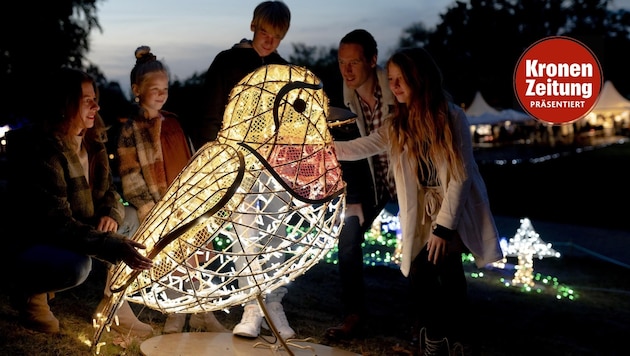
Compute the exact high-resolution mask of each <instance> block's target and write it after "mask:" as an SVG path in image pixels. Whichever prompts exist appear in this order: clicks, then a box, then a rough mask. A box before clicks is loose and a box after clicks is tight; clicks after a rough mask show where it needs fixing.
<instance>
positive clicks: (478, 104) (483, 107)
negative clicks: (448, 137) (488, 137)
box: [466, 91, 499, 118]
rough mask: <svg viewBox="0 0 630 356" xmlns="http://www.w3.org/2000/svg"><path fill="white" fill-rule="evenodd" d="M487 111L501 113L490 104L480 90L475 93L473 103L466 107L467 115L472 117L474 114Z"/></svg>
mask: <svg viewBox="0 0 630 356" xmlns="http://www.w3.org/2000/svg"><path fill="white" fill-rule="evenodd" d="M486 113H489V114H495V115H496V114H499V110H497V109H495V108H493V107H492V106H490V105H488V103H487V102H486V100H485V99H484V98H483V96H482V95H481V92H479V91H478V92H477V93H476V94H475V98H474V99H473V101H472V103H470V106H469V107H468V109H466V116H468V118H470V117H474V116H480V115H483V114H486Z"/></svg>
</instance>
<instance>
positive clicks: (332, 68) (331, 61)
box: [289, 38, 343, 106]
mask: <svg viewBox="0 0 630 356" xmlns="http://www.w3.org/2000/svg"><path fill="white" fill-rule="evenodd" d="M340 39H341V38H340ZM292 47H293V54H291V55H289V62H290V63H292V64H295V65H299V66H303V67H306V68H308V69H309V70H311V71H312V72H313V73H314V74H315V75H317V77H318V78H319V79H320V80H321V81H322V83H323V84H324V91H325V92H326V95H327V96H328V99H329V100H330V105H333V106H343V93H342V79H341V73H340V72H339V64H338V63H337V47H329V48H326V47H317V46H307V45H305V44H304V43H294V44H292Z"/></svg>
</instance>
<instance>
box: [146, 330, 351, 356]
mask: <svg viewBox="0 0 630 356" xmlns="http://www.w3.org/2000/svg"><path fill="white" fill-rule="evenodd" d="M269 338H272V337H269ZM287 345H288V346H289V349H290V351H291V352H292V353H293V355H295V356H306V355H309V356H359V354H355V353H352V352H349V351H345V350H340V349H336V348H332V347H329V346H325V345H319V344H314V343H310V342H304V341H299V340H291V341H290V342H287ZM140 352H142V355H144V356H167V355H168V356H171V355H178V356H188V355H191V356H198V355H222V356H267V355H290V353H289V352H287V351H286V350H284V348H283V346H282V344H281V343H280V342H278V343H276V344H271V343H268V342H265V340H263V339H261V338H258V339H246V338H242V337H238V336H234V335H233V334H232V333H213V332H190V333H176V334H164V335H159V336H155V337H152V338H150V339H148V340H146V341H144V342H142V344H141V345H140Z"/></svg>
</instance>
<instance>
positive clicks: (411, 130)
mask: <svg viewBox="0 0 630 356" xmlns="http://www.w3.org/2000/svg"><path fill="white" fill-rule="evenodd" d="M387 71H388V81H389V86H390V88H391V90H392V92H393V93H394V96H395V97H396V101H397V106H396V110H395V112H394V114H393V115H392V116H391V117H389V118H388V119H387V120H386V124H385V126H383V127H381V128H380V129H379V130H378V131H376V132H374V133H372V134H371V135H369V136H365V137H361V138H358V139H355V140H352V141H345V142H335V149H336V153H337V157H338V159H339V160H357V159H361V158H365V157H368V156H372V155H375V154H378V153H380V152H384V151H386V152H387V153H388V157H389V165H390V168H391V169H390V172H392V174H393V175H394V180H395V182H396V191H397V195H398V202H399V206H400V223H401V229H402V244H403V246H402V261H401V271H402V273H403V274H404V275H405V276H408V277H409V281H410V285H411V288H410V290H411V298H412V299H411V304H412V306H413V313H414V314H413V315H414V319H415V320H414V323H415V324H417V329H416V330H423V331H422V332H421V333H425V335H418V336H419V337H420V343H421V347H422V348H423V350H424V354H426V355H432V354H441V353H442V352H445V351H446V350H447V349H448V348H449V343H453V342H458V343H461V342H466V343H468V340H466V335H465V333H464V332H463V330H461V328H460V327H461V326H462V325H465V324H467V321H466V320H467V319H466V316H467V312H468V308H467V305H466V304H467V290H466V289H467V286H466V277H465V274H464V270H463V265H462V258H461V254H462V252H468V251H469V252H471V253H472V254H473V256H474V258H475V261H476V264H477V266H479V267H483V266H485V265H486V264H488V263H491V262H494V261H498V260H500V259H502V258H503V255H502V252H501V248H500V246H499V234H498V232H497V229H496V225H495V222H494V218H493V216H492V213H491V211H490V205H489V202H488V195H487V192H486V187H485V184H484V182H483V179H482V177H481V174H480V173H479V170H478V167H477V164H476V162H475V159H474V156H473V151H472V141H471V137H470V131H469V127H468V121H467V119H466V115H465V114H464V112H463V111H462V110H461V109H460V108H458V107H457V106H455V105H453V104H452V103H451V102H450V101H449V96H448V94H447V93H446V91H445V90H444V88H443V85H442V74H441V72H440V69H439V68H438V66H437V65H436V63H435V61H434V60H433V58H432V57H431V56H430V54H429V53H428V52H427V51H426V50H424V49H422V48H405V49H401V50H399V51H397V52H396V53H395V54H393V55H392V56H391V57H390V59H389V60H388V62H387Z"/></svg>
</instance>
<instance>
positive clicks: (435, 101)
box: [387, 48, 466, 184]
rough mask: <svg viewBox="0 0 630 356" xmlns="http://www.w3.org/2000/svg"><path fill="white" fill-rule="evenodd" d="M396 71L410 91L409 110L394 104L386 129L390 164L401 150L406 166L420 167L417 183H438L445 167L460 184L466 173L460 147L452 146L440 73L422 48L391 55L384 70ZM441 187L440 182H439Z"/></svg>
mask: <svg viewBox="0 0 630 356" xmlns="http://www.w3.org/2000/svg"><path fill="white" fill-rule="evenodd" d="M392 64H394V65H396V66H398V67H399V68H400V71H401V73H402V75H403V78H404V80H405V82H406V83H407V85H408V86H409V88H410V89H411V100H410V104H409V106H407V105H406V104H404V103H397V105H396V108H395V111H394V115H393V117H392V119H391V122H390V126H389V130H390V131H389V137H390V139H391V145H392V146H391V154H392V156H393V157H394V158H395V159H394V162H396V161H398V162H399V161H400V159H396V158H400V157H401V154H402V152H403V150H405V149H406V150H407V151H408V152H409V159H410V160H411V162H409V163H410V164H411V165H412V167H415V168H416V169H418V167H419V165H420V164H422V165H424V167H428V168H429V169H428V170H427V169H421V170H420V174H427V173H428V176H424V177H418V179H419V180H418V184H420V182H421V181H428V182H438V177H437V173H438V169H439V167H440V166H442V165H443V164H446V165H447V166H448V167H447V168H448V172H449V175H450V177H451V178H452V179H456V180H459V181H461V180H464V179H465V178H466V169H465V167H464V161H463V156H462V149H461V143H459V142H456V141H455V139H454V137H455V133H454V132H453V122H452V120H451V118H450V115H449V101H450V96H449V95H448V93H447V92H446V90H445V89H444V87H443V84H442V73H441V71H440V69H439V67H438V66H437V64H436V63H435V61H434V60H433V58H432V57H431V55H430V54H429V53H428V52H427V51H426V50H424V49H423V48H403V49H400V50H398V51H397V52H396V53H394V54H393V55H392V56H391V57H390V58H389V60H388V61H387V66H388V67H389V66H390V65H392ZM441 184H444V182H441Z"/></svg>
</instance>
